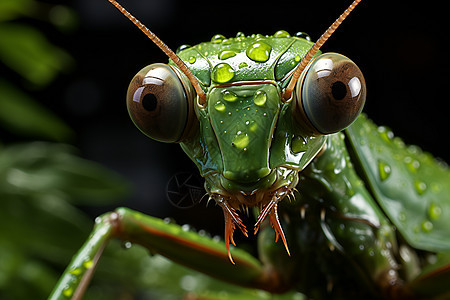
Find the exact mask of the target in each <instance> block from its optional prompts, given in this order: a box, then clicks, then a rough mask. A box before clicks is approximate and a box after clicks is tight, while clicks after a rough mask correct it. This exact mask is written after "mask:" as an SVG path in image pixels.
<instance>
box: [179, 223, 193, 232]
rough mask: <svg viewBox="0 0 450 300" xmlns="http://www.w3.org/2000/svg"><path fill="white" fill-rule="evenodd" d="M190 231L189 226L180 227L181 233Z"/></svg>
mask: <svg viewBox="0 0 450 300" xmlns="http://www.w3.org/2000/svg"><path fill="white" fill-rule="evenodd" d="M190 229H191V226H190V225H189V224H184V225H183V226H181V230H183V231H189V230H190Z"/></svg>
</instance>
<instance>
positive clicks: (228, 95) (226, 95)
mask: <svg viewBox="0 0 450 300" xmlns="http://www.w3.org/2000/svg"><path fill="white" fill-rule="evenodd" d="M222 98H223V100H225V101H228V102H234V101H236V100H237V99H238V96H237V95H236V94H235V93H233V92H231V91H229V90H223V91H222Z"/></svg>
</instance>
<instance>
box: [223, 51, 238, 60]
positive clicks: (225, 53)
mask: <svg viewBox="0 0 450 300" xmlns="http://www.w3.org/2000/svg"><path fill="white" fill-rule="evenodd" d="M233 56H236V52H234V51H233V50H223V51H221V52H220V53H219V59H222V60H224V59H227V58H230V57H233Z"/></svg>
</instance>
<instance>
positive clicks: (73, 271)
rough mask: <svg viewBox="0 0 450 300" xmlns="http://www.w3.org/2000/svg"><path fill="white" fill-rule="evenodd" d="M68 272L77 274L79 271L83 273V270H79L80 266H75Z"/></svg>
mask: <svg viewBox="0 0 450 300" xmlns="http://www.w3.org/2000/svg"><path fill="white" fill-rule="evenodd" d="M69 273H70V274H72V275H75V276H78V275H80V274H81V273H83V270H81V269H80V268H75V269H72V270H70V271H69Z"/></svg>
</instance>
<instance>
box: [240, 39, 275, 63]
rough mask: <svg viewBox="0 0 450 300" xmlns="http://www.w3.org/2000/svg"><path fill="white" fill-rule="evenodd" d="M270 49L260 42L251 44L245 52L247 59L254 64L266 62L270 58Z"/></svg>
mask: <svg viewBox="0 0 450 300" xmlns="http://www.w3.org/2000/svg"><path fill="white" fill-rule="evenodd" d="M271 51H272V47H271V46H270V45H268V44H266V43H264V42H262V41H257V42H255V43H253V44H251V45H250V46H249V47H248V48H247V51H246V54H247V57H248V58H250V59H251V60H253V61H256V62H266V61H267V60H268V59H269V57H270V52H271Z"/></svg>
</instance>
